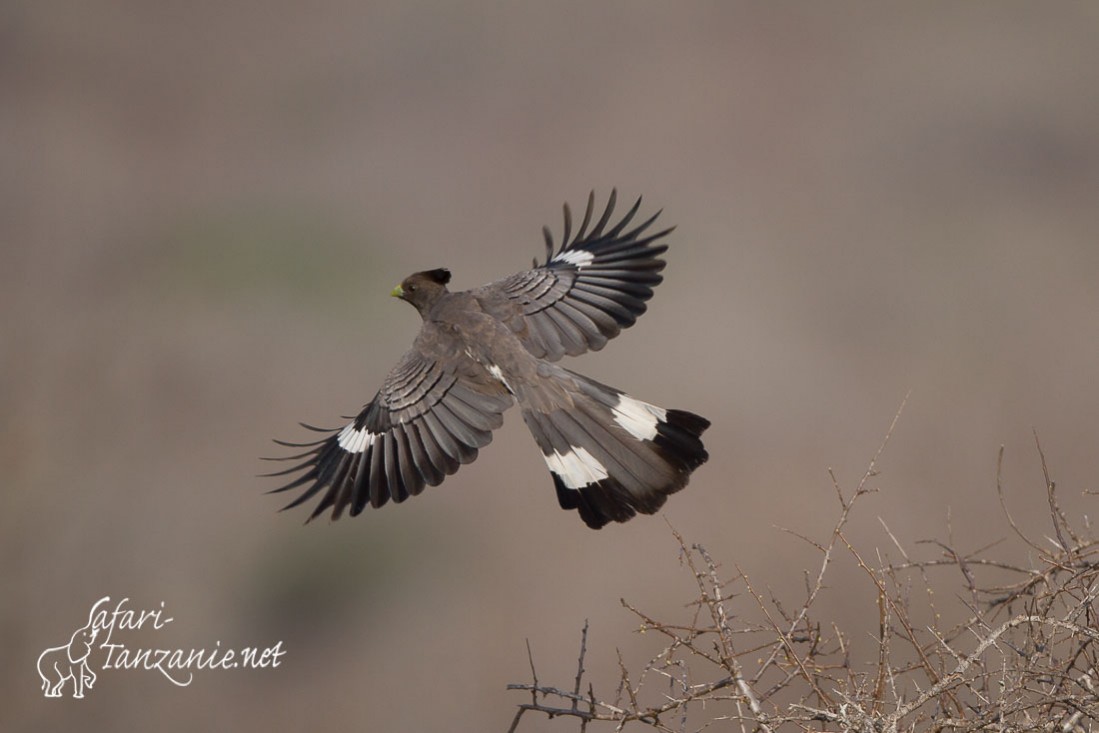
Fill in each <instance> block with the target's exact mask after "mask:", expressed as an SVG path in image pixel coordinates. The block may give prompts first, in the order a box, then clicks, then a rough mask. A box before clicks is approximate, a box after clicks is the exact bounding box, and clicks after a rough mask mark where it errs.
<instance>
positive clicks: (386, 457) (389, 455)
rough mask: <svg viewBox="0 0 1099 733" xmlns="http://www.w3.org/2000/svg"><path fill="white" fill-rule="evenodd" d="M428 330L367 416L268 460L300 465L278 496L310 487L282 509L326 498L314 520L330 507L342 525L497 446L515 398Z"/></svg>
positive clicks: (435, 481) (364, 412)
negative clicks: (495, 438) (495, 434)
mask: <svg viewBox="0 0 1099 733" xmlns="http://www.w3.org/2000/svg"><path fill="white" fill-rule="evenodd" d="M449 346H452V344H449V343H448V342H447V340H446V339H443V338H441V337H440V336H439V334H438V333H432V332H431V329H429V328H425V330H424V331H423V332H421V334H420V337H419V338H417V340H416V343H415V344H414V345H413V348H412V349H411V350H410V351H409V352H408V353H406V354H405V355H404V357H403V358H402V359H401V361H400V362H399V363H398V364H397V366H396V367H394V368H393V370H392V371H391V372H390V373H389V375H388V376H387V377H386V380H385V384H384V385H383V386H382V388H381V389H380V390H379V391H378V394H377V395H376V396H375V397H374V399H373V400H371V401H370V403H369V404H367V405H366V406H365V407H363V409H362V412H360V413H359V414H358V416H357V417H356V418H355V419H354V420H353V421H352V422H350V423H348V424H347V425H345V426H344V427H342V428H337V429H335V430H324V429H320V428H314V427H312V426H310V425H305V427H306V428H309V429H311V430H317V431H319V432H324V433H328V434H327V435H326V436H325V437H323V438H321V439H320V440H317V441H314V442H311V443H287V442H284V441H275V442H277V443H279V444H280V445H286V446H291V447H297V448H306V449H307V450H306V451H305V452H303V453H299V454H297V455H294V456H288V457H285V458H276V459H271V460H295V459H299V460H300V461H301V462H300V463H298V464H297V465H295V466H293V467H292V468H289V469H286V470H285V471H279V472H277V473H273V474H267V475H269V476H284V475H290V474H294V473H298V472H301V475H300V476H297V477H296V478H295V479H294V480H293V481H291V482H290V483H289V484H287V485H285V486H282V487H279V488H277V489H275V490H274V491H276V492H279V491H289V490H292V489H296V488H299V487H305V488H304V490H303V492H302V494H301V495H300V496H299V497H298V498H296V499H295V500H294V501H293V502H291V503H290V504H289V505H287V506H286V507H285V508H286V509H289V508H290V507H295V506H298V505H299V504H302V503H304V502H306V501H308V500H309V499H311V498H312V497H314V496H316V495H317V494H319V493H321V492H322V491H323V492H324V493H323V494H322V496H321V500H320V502H319V503H318V504H317V506H316V507H315V508H314V510H313V513H312V514H311V515H310V517H309V518H310V519H313V518H315V517H317V516H318V515H320V514H321V513H323V512H324V511H325V510H326V509H329V508H331V509H332V518H333V519H337V518H339V516H340V515H341V514H342V513H343V511H344V510H345V509H349V511H350V514H351V515H352V516H354V515H356V514H358V513H359V512H361V511H362V510H363V509H364V508H365V507H366V506H367V505H369V506H373V507H380V506H382V505H383V504H385V503H386V502H388V501H389V500H390V499H392V500H393V501H394V502H401V501H404V500H405V499H407V498H408V497H409V496H414V495H416V494H419V493H420V492H421V491H422V490H423V488H424V486H425V485H429V486H437V485H438V484H439V483H441V482H442V480H443V479H444V478H445V477H446V476H449V475H450V474H452V473H454V472H455V471H457V470H458V467H459V466H460V465H461V464H463V463H470V462H472V461H473V459H475V458H476V457H477V450H478V449H479V448H483V447H484V446H486V445H488V444H489V442H491V440H492V431H493V430H495V429H496V428H498V427H500V425H501V424H502V422H503V417H502V413H503V412H504V410H506V409H507V408H508V407H510V406H511V404H512V402H513V397H512V396H511V394H510V393H509V392H508V391H507V389H506V388H505V387H504V385H503V384H501V383H500V381H499V380H497V379H496V378H494V377H493V376H492V375H490V374H489V373H488V371H487V370H486V369H485V368H484V367H483V366H481V365H480V364H478V363H477V362H476V361H474V360H473V359H472V358H470V357H469V356H468V355H467V354H466V353H465V352H464V351H461V350H458V349H455V348H448V347H449Z"/></svg>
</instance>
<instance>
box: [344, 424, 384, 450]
mask: <svg viewBox="0 0 1099 733" xmlns="http://www.w3.org/2000/svg"><path fill="white" fill-rule="evenodd" d="M377 437H378V435H377V433H372V432H370V431H369V430H367V429H366V428H363V429H362V430H356V429H355V423H351V424H350V425H348V426H347V427H346V428H344V429H343V430H341V431H340V434H339V435H338V436H336V442H337V443H339V444H340V447H341V448H343V449H344V450H345V451H347V452H348V453H362V452H363V451H365V450H366V449H367V448H369V447H370V446H372V445H374V440H375V438H377Z"/></svg>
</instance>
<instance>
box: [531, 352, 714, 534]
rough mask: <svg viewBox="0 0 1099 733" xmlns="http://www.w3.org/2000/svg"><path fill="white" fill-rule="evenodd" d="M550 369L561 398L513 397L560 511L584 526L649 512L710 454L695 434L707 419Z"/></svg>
mask: <svg viewBox="0 0 1099 733" xmlns="http://www.w3.org/2000/svg"><path fill="white" fill-rule="evenodd" d="M553 372H554V374H553V379H554V381H556V382H557V385H555V386H557V387H559V388H561V390H562V391H563V393H564V395H565V397H564V399H562V400H561V401H560V403H559V404H553V405H546V404H545V403H544V402H541V401H540V402H538V403H532V402H528V401H526V400H524V399H522V396H521V395H520V396H519V402H520V404H521V405H522V409H523V420H524V421H526V423H527V427H528V428H530V432H531V433H532V434H533V435H534V439H535V441H537V443H538V447H539V448H541V449H542V455H543V457H544V458H545V460H546V465H547V466H549V469H550V473H551V474H553V483H554V485H555V486H556V487H557V499H558V501H559V502H560V504H561V508H563V509H577V510H579V512H580V518H581V519H583V520H584V522H585V523H586V524H587V525H588V526H589V527H592V528H594V529H598V528H600V527H602V526H603V525H605V524H607V523H608V522H610V521H615V522H625V521H626V520H628V519H630V518H631V517H633V516H634V514H636V513H637V512H641V513H642V514H652V513H654V512H656V510H658V509H659V508H660V507H661V506H663V504H664V502H665V501H666V500H667V498H668V495H669V494H672V493H675V492H676V491H679V490H680V489H682V488H683V487H684V486H686V485H687V480H688V479H689V478H690V475H691V472H692V471H693V470H694V469H696V468H698V467H699V466H701V465H702V464H703V463H705V462H706V459H708V458H709V454H708V453H707V452H706V448H705V447H704V446H703V445H702V440H701V437H700V436H701V435H702V433H703V432H704V431H705V430H706V428H708V427H709V426H710V421H709V420H707V419H706V418H704V417H700V416H698V415H695V414H693V413H690V412H686V411H683V410H668V409H665V408H663V407H657V406H656V405H651V404H649V403H647V402H642V401H641V400H638V399H635V398H633V397H630V396H629V395H627V394H625V393H623V392H620V391H618V390H616V389H614V388H613V387H608V386H606V385H604V384H600V383H599V382H596V381H595V380H592V379H588V378H587V377H583V376H581V375H579V374H575V373H573V372H570V371H568V370H566V369H562V368H560V367H555V368H554V369H553ZM555 391H557V390H555ZM555 402H556V401H555Z"/></svg>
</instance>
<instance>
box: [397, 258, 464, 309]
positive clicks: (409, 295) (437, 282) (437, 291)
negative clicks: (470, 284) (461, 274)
mask: <svg viewBox="0 0 1099 733" xmlns="http://www.w3.org/2000/svg"><path fill="white" fill-rule="evenodd" d="M448 282H450V270H447V269H446V268H442V267H440V268H438V269H436V270H424V271H423V272H417V273H415V274H413V275H409V276H408V277H406V278H405V279H404V280H402V281H401V284H400V285H398V286H397V287H395V288H393V292H391V293H390V295H392V296H393V297H394V298H400V299H401V300H404V301H407V302H409V303H411V304H412V305H414V306H416V310H418V311H419V312H420V314H421V315H423V314H425V313H427V312H428V311H429V310H430V309H431V306H433V305H435V303H437V302H438V301H439V298H441V297H443V296H444V295H446V293H447V289H446V284H447V283H448Z"/></svg>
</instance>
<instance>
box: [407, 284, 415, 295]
mask: <svg viewBox="0 0 1099 733" xmlns="http://www.w3.org/2000/svg"><path fill="white" fill-rule="evenodd" d="M408 292H410V293H415V292H416V286H415V285H409V286H408Z"/></svg>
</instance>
